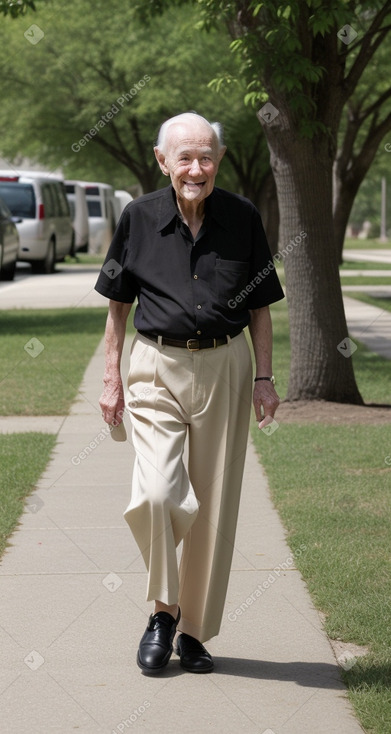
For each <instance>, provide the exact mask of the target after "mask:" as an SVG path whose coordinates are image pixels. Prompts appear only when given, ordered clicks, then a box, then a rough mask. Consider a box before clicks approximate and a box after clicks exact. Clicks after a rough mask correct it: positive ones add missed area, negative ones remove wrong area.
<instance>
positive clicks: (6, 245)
mask: <svg viewBox="0 0 391 734" xmlns="http://www.w3.org/2000/svg"><path fill="white" fill-rule="evenodd" d="M15 220H16V221H18V220H17V219H16V217H13V216H12V214H11V212H10V210H9V209H8V206H7V204H6V203H5V201H3V200H2V199H0V280H13V279H14V275H15V267H16V262H17V259H18V250H19V235H18V230H17V228H16V224H15Z"/></svg>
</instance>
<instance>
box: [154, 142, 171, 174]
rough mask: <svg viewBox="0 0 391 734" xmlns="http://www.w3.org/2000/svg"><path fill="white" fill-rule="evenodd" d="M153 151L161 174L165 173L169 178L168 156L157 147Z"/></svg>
mask: <svg viewBox="0 0 391 734" xmlns="http://www.w3.org/2000/svg"><path fill="white" fill-rule="evenodd" d="M153 151H154V153H155V157H156V160H157V162H158V164H159V166H160V170H161V172H162V173H164V175H165V176H169V175H170V171H169V170H168V167H167V166H166V156H165V155H164V153H162V152H161V150H159V148H157V147H156V146H155V147H154V149H153Z"/></svg>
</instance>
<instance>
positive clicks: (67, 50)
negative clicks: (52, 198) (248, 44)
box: [0, 0, 269, 203]
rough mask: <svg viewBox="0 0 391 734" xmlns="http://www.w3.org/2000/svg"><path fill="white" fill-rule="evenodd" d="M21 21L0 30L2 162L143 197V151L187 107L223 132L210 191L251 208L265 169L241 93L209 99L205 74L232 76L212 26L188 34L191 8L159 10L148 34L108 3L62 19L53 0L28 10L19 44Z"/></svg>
mask: <svg viewBox="0 0 391 734" xmlns="http://www.w3.org/2000/svg"><path fill="white" fill-rule="evenodd" d="M75 7H77V13H76V12H74V9H75ZM32 15H33V14H31V15H29V18H28V19H27V18H26V17H24V16H23V17H22V18H19V19H16V20H12V21H11V20H10V19H8V18H6V19H5V21H4V22H3V24H2V28H1V29H0V39H1V41H2V43H1V49H0V59H1V65H2V89H3V95H2V98H3V103H2V105H1V109H0V123H1V126H2V130H3V131H4V132H3V135H2V140H1V151H2V155H3V156H6V157H9V158H16V157H18V156H24V157H29V158H33V159H36V160H38V161H39V162H41V163H42V164H46V165H49V166H51V167H53V168H54V167H59V166H61V167H62V168H63V170H64V171H65V172H66V175H67V176H69V177H76V178H93V179H95V180H96V179H97V178H99V179H103V180H108V179H109V180H110V181H113V182H114V183H115V184H116V185H117V186H121V187H123V186H127V185H129V184H130V183H135V182H140V183H141V185H142V188H143V190H144V191H150V190H153V189H154V188H156V187H157V186H159V185H161V184H162V183H163V178H162V177H161V174H160V171H159V168H158V166H157V164H156V161H155V158H154V154H153V150H152V146H153V143H154V140H155V138H156V134H157V130H158V127H159V125H160V124H161V123H162V122H163V120H164V119H166V118H167V117H170V116H171V115H173V114H176V113H178V112H183V111H185V110H190V109H193V110H196V111H197V112H199V113H200V114H203V115H205V116H206V117H209V118H211V119H219V120H221V121H222V122H223V125H224V128H225V137H226V143H227V145H228V155H227V158H226V160H224V161H223V164H222V167H221V174H219V182H220V183H221V185H224V186H226V187H227V188H231V189H235V190H238V189H239V190H240V191H241V192H242V193H245V194H246V195H248V196H250V197H251V198H252V199H253V200H254V201H255V203H258V200H259V198H260V195H261V189H262V184H263V180H264V177H265V175H266V173H267V170H268V168H269V164H268V156H267V154H266V150H267V148H266V144H265V141H264V136H263V134H262V131H261V129H260V127H259V123H258V122H257V120H256V118H255V116H254V114H253V113H252V111H251V110H250V109H248V108H246V107H245V105H244V104H243V94H244V87H243V85H242V86H241V85H240V83H239V82H238V81H236V82H235V83H233V84H232V85H231V87H230V89H229V91H228V90H225V91H224V92H222V93H221V94H216V92H215V91H214V90H212V89H211V88H210V87H209V86H208V83H209V81H210V79H211V78H212V77H213V76H216V75H219V74H222V73H224V74H231V76H234V75H236V76H237V74H236V66H237V61H236V60H235V59H233V58H232V56H231V55H230V54H229V53H228V43H229V37H228V35H227V32H226V30H225V28H224V27H223V28H221V29H216V30H215V31H213V32H212V33H211V34H209V35H206V34H203V33H201V32H200V31H197V30H195V24H196V22H197V20H199V12H198V11H197V9H196V8H195V9H192V10H191V11H190V12H189V9H188V8H182V9H176V10H175V11H174V10H169V11H167V12H166V13H164V14H163V15H162V16H161V17H159V18H157V19H155V20H154V23H153V30H152V29H151V28H147V27H145V25H143V24H142V23H141V21H140V18H139V16H138V15H137V14H136V12H135V10H134V8H133V7H132V6H131V5H124V4H123V3H122V2H119V0H114V1H113V2H111V3H110V4H108V3H106V2H103V1H102V0H97V1H96V2H91V0H78V1H77V3H74V4H73V5H72V12H65V11H64V5H63V3H61V2H60V0H53V2H52V3H50V5H46V4H45V5H40V6H39V12H37V13H35V14H34V15H33V22H34V24H35V25H36V26H37V27H38V30H37V31H36V35H35V36H34V37H31V36H29V35H28V34H27V37H26V35H25V34H26V31H27V28H28V26H29V25H30V22H31V19H32ZM10 120H12V124H10ZM165 183H166V182H165Z"/></svg>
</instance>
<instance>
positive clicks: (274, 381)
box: [254, 375, 276, 385]
mask: <svg viewBox="0 0 391 734" xmlns="http://www.w3.org/2000/svg"><path fill="white" fill-rule="evenodd" d="M259 380H268V381H269V382H271V383H272V385H275V384H276V380H275V377H274V375H267V376H266V377H254V382H258V381H259Z"/></svg>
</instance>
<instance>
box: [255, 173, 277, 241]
mask: <svg viewBox="0 0 391 734" xmlns="http://www.w3.org/2000/svg"><path fill="white" fill-rule="evenodd" d="M258 208H259V211H260V213H261V217H262V222H263V226H264V228H265V232H266V237H267V241H268V243H269V247H270V250H271V253H272V255H275V254H276V252H277V250H278V229H279V224H280V216H279V212H278V201H277V189H276V182H275V180H274V176H273V173H272V171H271V170H270V172H269V173H268V174H267V176H265V178H264V180H263V184H262V189H261V193H260V196H259V202H258Z"/></svg>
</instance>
